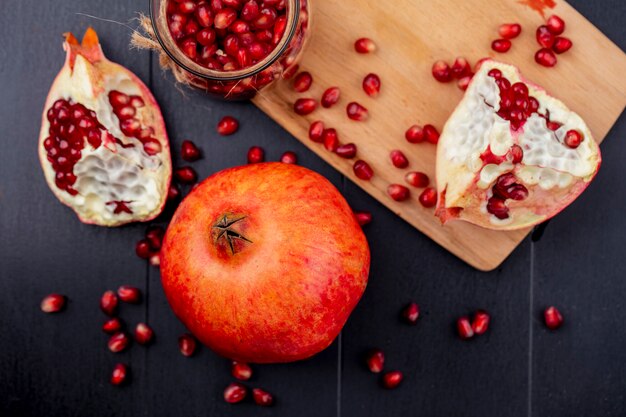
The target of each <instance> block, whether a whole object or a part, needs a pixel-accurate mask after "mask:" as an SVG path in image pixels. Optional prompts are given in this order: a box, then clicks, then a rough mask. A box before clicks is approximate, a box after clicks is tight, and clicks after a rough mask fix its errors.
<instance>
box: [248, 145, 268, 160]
mask: <svg viewBox="0 0 626 417" xmlns="http://www.w3.org/2000/svg"><path fill="white" fill-rule="evenodd" d="M263 161H265V151H264V150H263V148H261V147H260V146H252V147H251V148H250V149H248V163H249V164H258V163H259V162H263Z"/></svg>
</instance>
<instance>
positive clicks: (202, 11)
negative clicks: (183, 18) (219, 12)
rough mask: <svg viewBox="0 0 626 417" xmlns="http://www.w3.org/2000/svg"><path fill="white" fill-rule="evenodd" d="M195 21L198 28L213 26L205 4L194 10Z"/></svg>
mask: <svg viewBox="0 0 626 417" xmlns="http://www.w3.org/2000/svg"><path fill="white" fill-rule="evenodd" d="M195 16H196V21H197V22H198V23H199V24H200V26H202V27H205V28H208V27H209V26H211V25H213V14H212V13H211V9H210V8H209V6H208V5H207V4H201V5H199V6H198V7H197V8H196V13H195Z"/></svg>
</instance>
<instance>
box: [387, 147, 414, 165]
mask: <svg viewBox="0 0 626 417" xmlns="http://www.w3.org/2000/svg"><path fill="white" fill-rule="evenodd" d="M389 158H390V159H391V163H392V164H393V166H394V167H396V168H400V169H402V168H406V167H408V166H409V160H408V159H407V157H406V156H405V155H404V153H403V152H402V151H400V150H398V149H395V150H393V151H391V153H390V154H389Z"/></svg>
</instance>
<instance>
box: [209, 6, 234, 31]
mask: <svg viewBox="0 0 626 417" xmlns="http://www.w3.org/2000/svg"><path fill="white" fill-rule="evenodd" d="M236 19H237V12H236V11H235V10H233V9H222V10H220V11H219V12H217V13H216V14H215V17H214V19H213V26H214V27H215V28H216V29H226V28H228V27H229V26H230V25H231V24H233V22H234V21H235V20H236Z"/></svg>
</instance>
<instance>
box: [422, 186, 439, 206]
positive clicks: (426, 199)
mask: <svg viewBox="0 0 626 417" xmlns="http://www.w3.org/2000/svg"><path fill="white" fill-rule="evenodd" d="M419 200H420V203H421V204H422V206H424V207H426V208H430V207H434V206H435V204H437V190H435V189H434V188H431V187H428V188H426V189H424V191H422V193H421V194H420V197H419Z"/></svg>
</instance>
